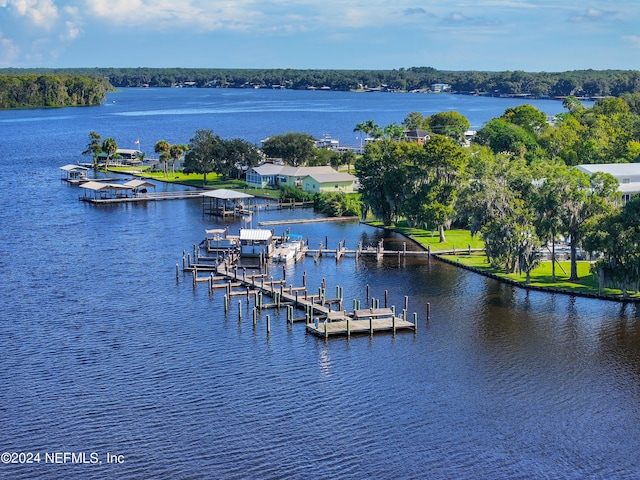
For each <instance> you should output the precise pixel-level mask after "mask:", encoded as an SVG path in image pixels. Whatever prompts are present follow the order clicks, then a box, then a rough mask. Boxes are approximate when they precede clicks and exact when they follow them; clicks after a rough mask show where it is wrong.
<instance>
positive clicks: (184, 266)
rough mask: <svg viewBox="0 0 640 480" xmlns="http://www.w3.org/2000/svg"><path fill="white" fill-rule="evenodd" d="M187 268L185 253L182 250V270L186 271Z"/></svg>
mask: <svg viewBox="0 0 640 480" xmlns="http://www.w3.org/2000/svg"><path fill="white" fill-rule="evenodd" d="M186 268H187V252H185V251H184V250H182V269H183V270H186Z"/></svg>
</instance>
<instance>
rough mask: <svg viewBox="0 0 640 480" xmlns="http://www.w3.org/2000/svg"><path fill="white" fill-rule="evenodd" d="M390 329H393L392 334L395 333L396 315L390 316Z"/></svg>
mask: <svg viewBox="0 0 640 480" xmlns="http://www.w3.org/2000/svg"><path fill="white" fill-rule="evenodd" d="M391 329H392V330H393V334H394V335H395V334H396V316H395V315H393V316H392V317H391Z"/></svg>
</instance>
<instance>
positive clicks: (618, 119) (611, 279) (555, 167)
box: [355, 95, 640, 296]
mask: <svg viewBox="0 0 640 480" xmlns="http://www.w3.org/2000/svg"><path fill="white" fill-rule="evenodd" d="M638 99H639V96H638V95H631V96H625V97H623V98H620V99H615V98H608V99H601V100H598V101H597V102H596V103H595V105H594V106H593V107H592V108H583V107H582V105H581V104H580V103H579V102H575V101H574V100H575V99H572V98H569V99H567V101H566V103H565V106H566V107H567V109H568V111H567V112H566V113H564V114H561V115H558V116H557V118H556V119H555V121H554V122H553V123H552V124H548V123H547V122H546V117H545V116H544V114H542V113H541V112H539V111H537V109H535V108H534V107H532V106H530V105H523V106H519V107H515V108H509V109H507V110H506V111H505V113H504V115H502V116H501V117H499V118H497V119H494V120H491V121H489V122H487V124H486V125H485V126H484V127H483V128H482V129H481V130H480V131H478V133H477V136H476V138H475V140H474V141H473V142H472V144H471V145H470V146H468V147H465V146H462V144H461V142H460V139H459V137H458V135H457V134H456V133H455V132H454V131H453V130H450V131H447V130H446V129H443V130H442V131H443V132H444V133H445V134H444V135H439V134H430V135H429V138H428V139H426V141H424V143H420V142H406V141H404V142H398V141H396V140H394V139H393V138H391V137H390V136H388V135H387V136H381V137H379V138H378V140H377V141H375V142H370V143H369V144H367V146H366V148H365V151H364V154H363V156H362V157H361V158H359V159H358V160H357V161H356V164H355V172H356V175H357V176H358V178H359V180H360V183H361V187H362V188H361V192H362V200H363V203H364V208H365V212H371V213H372V214H373V215H374V216H375V217H376V218H378V219H380V220H381V222H382V224H383V225H386V226H391V227H394V228H395V227H397V226H398V225H400V224H401V222H406V225H407V226H408V227H413V228H416V229H419V230H424V231H438V232H439V234H438V237H439V243H441V244H443V245H444V244H446V243H448V238H447V236H448V229H450V228H452V227H453V228H466V229H469V232H470V234H471V235H473V236H476V235H477V236H479V238H481V239H482V241H483V242H484V247H485V258H486V262H487V265H488V266H489V267H490V268H491V269H493V270H494V271H499V272H502V273H503V274H505V275H515V276H522V277H523V278H524V282H526V283H530V282H531V281H532V276H533V275H534V272H536V270H537V268H538V267H539V266H540V265H541V261H542V254H543V253H545V252H548V254H549V255H550V257H551V258H557V256H556V254H555V250H556V246H557V245H559V246H562V247H564V248H566V249H568V251H569V257H570V262H569V269H568V281H569V282H578V281H579V280H580V273H579V267H578V265H579V263H578V260H579V259H586V258H592V259H593V260H594V261H595V260H597V261H595V262H594V264H593V267H592V268H593V272H595V274H596V277H595V278H597V279H598V286H597V289H598V290H599V291H602V290H604V289H607V288H609V289H618V291H619V292H621V294H622V295H623V296H627V295H628V294H629V292H631V293H637V292H638V287H639V284H640V275H639V272H640V254H639V253H638V249H639V247H640V234H637V233H636V230H637V229H640V227H638V225H639V224H640V220H639V219H640V213H638V212H640V201H631V202H627V203H626V204H625V205H623V202H622V199H621V195H620V194H619V192H618V181H617V180H616V179H615V178H614V177H612V176H611V175H608V174H604V173H596V174H594V175H588V174H586V173H584V172H582V171H581V170H579V169H576V168H574V166H575V165H576V164H583V163H584V164H588V163H627V162H640V148H639V145H640V115H639V113H640V111H639V110H638V103H639V102H638ZM416 122H418V123H420V122H423V123H422V124H423V125H424V126H425V128H427V127H428V125H429V123H430V118H426V119H424V120H423V121H422V120H421V119H420V114H419V113H416V112H414V113H413V114H411V115H409V116H407V118H406V119H405V124H409V123H411V124H415V123H416ZM384 130H385V129H381V131H384ZM634 222H635V223H634ZM457 248H460V249H461V250H462V249H463V248H464V247H463V245H458V246H457ZM443 249H445V248H443ZM446 249H447V250H448V248H446ZM556 266H557V262H553V261H552V262H550V263H549V269H550V272H551V279H552V282H555V281H557V278H559V274H558V272H557V269H556ZM582 268H584V267H582Z"/></svg>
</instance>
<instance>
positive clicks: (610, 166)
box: [577, 163, 640, 177]
mask: <svg viewBox="0 0 640 480" xmlns="http://www.w3.org/2000/svg"><path fill="white" fill-rule="evenodd" d="M577 167H578V169H579V170H582V171H583V172H586V173H589V174H594V173H596V172H601V173H609V174H611V175H613V176H614V177H630V176H633V175H640V163H593V164H586V165H577Z"/></svg>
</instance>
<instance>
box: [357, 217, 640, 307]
mask: <svg viewBox="0 0 640 480" xmlns="http://www.w3.org/2000/svg"><path fill="white" fill-rule="evenodd" d="M367 223H369V224H370V225H373V226H376V227H383V225H382V223H381V222H375V221H372V222H367ZM386 228H389V229H391V230H393V231H396V232H399V233H402V234H404V235H407V236H408V237H410V238H412V239H413V240H415V241H417V242H418V243H420V244H421V245H423V246H424V247H427V245H430V246H431V252H432V253H438V252H450V251H451V250H453V249H454V248H455V249H456V250H457V252H456V255H451V254H446V255H445V254H443V255H440V256H441V257H443V258H446V259H448V260H450V261H452V262H455V263H460V264H463V265H466V266H469V267H473V268H476V269H478V270H481V271H483V272H486V273H490V274H493V275H496V276H499V277H502V278H505V279H508V280H512V281H514V282H518V283H522V284H523V285H524V284H526V281H527V278H526V275H525V274H524V273H522V274H519V273H509V274H507V273H504V271H503V270H498V269H495V268H492V267H491V266H490V265H489V264H488V263H487V257H486V256H485V255H484V252H471V255H469V254H468V253H467V249H468V247H469V246H471V248H472V249H477V248H484V242H483V241H482V240H481V239H480V237H479V236H477V235H476V236H475V237H472V236H471V232H470V231H469V230H446V231H445V237H446V240H447V241H446V242H445V243H440V235H439V233H438V232H437V231H433V232H432V231H427V230H421V229H418V228H409V227H406V226H403V225H402V223H400V225H399V226H393V227H386ZM577 267H578V281H575V282H571V281H569V274H570V272H571V262H569V261H564V262H559V263H558V262H556V281H555V282H554V281H552V280H551V262H548V261H546V262H540V265H539V266H538V267H537V268H535V269H534V270H532V271H531V281H530V285H532V286H535V287H540V288H550V289H559V290H565V291H567V292H575V293H587V294H595V295H611V296H617V297H620V296H622V292H621V291H620V290H619V289H613V288H604V289H602V290H599V288H598V279H597V278H596V277H594V275H593V274H592V273H591V271H590V267H591V264H590V263H589V262H578V263H577ZM629 296H630V298H640V294H636V295H633V294H632V293H630V294H629Z"/></svg>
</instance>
